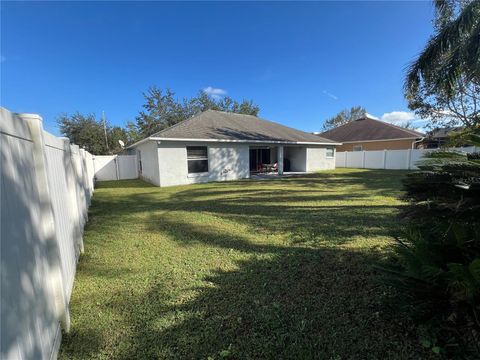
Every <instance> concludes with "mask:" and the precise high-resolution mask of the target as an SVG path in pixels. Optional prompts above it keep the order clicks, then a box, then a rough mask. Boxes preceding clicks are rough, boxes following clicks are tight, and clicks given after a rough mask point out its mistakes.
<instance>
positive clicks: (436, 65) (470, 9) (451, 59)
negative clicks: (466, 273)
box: [405, 0, 480, 95]
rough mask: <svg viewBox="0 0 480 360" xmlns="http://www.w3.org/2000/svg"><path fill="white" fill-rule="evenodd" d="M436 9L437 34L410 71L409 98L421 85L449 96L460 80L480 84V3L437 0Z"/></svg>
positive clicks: (411, 66)
mask: <svg viewBox="0 0 480 360" xmlns="http://www.w3.org/2000/svg"><path fill="white" fill-rule="evenodd" d="M434 5H435V9H436V11H437V22H436V27H437V33H436V35H435V36H433V37H432V38H431V39H430V40H429V42H428V43H427V46H426V47H425V49H424V50H423V51H422V52H421V53H420V55H419V56H418V58H417V59H416V61H415V62H413V63H412V64H411V65H410V67H409V68H408V71H407V76H406V81H405V90H406V93H407V95H408V94H411V93H415V92H416V91H417V90H418V88H419V86H420V85H421V82H422V81H424V82H427V83H431V84H435V86H438V87H439V88H440V89H442V90H446V91H447V92H452V91H453V90H454V88H455V83H456V82H457V80H458V79H459V78H460V77H461V76H465V77H466V79H467V80H469V81H475V82H478V81H480V0H463V1H459V0H434ZM456 14H458V15H457V16H456Z"/></svg>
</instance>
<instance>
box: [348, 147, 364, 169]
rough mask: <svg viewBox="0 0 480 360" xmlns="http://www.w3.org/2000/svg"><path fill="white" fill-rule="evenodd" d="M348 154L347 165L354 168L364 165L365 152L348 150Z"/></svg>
mask: <svg viewBox="0 0 480 360" xmlns="http://www.w3.org/2000/svg"><path fill="white" fill-rule="evenodd" d="M346 156H347V165H346V167H352V168H361V167H363V152H362V151H352V152H348V154H346Z"/></svg>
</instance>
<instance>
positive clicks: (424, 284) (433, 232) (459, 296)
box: [381, 152, 480, 358]
mask: <svg viewBox="0 0 480 360" xmlns="http://www.w3.org/2000/svg"><path fill="white" fill-rule="evenodd" d="M419 168H420V171H417V172H413V173H411V174H408V175H407V176H406V179H405V180H404V187H405V190H406V194H405V196H404V198H405V200H407V201H408V205H407V206H405V208H404V209H403V210H402V212H401V218H402V219H403V221H404V222H405V227H404V229H405V230H404V233H403V234H402V235H401V236H399V237H398V239H397V245H396V246H395V251H394V255H393V256H392V258H391V259H390V261H389V262H388V263H387V264H386V265H385V264H384V265H382V266H381V269H382V270H383V274H384V276H383V279H384V281H385V282H386V283H387V284H389V285H390V286H392V287H393V288H394V289H396V290H397V291H396V292H395V293H396V296H395V298H394V299H392V301H393V302H392V304H393V305H395V306H396V309H399V310H401V311H404V312H406V313H408V314H409V315H410V316H411V317H412V318H413V319H415V320H416V321H417V322H418V323H419V324H421V328H422V329H424V330H425V329H427V330H426V333H428V334H429V335H428V336H427V335H425V332H423V335H421V337H422V338H421V343H422V344H423V345H424V346H426V345H427V344H428V347H431V348H432V351H434V352H442V353H444V354H445V355H447V356H462V357H470V356H471V357H472V358H478V357H479V356H480V160H478V159H477V158H476V157H475V156H467V155H466V154H462V153H458V152H435V153H431V154H430V155H429V156H428V158H427V159H426V160H424V161H423V162H422V163H421V164H420V165H419ZM433 349H435V350H433Z"/></svg>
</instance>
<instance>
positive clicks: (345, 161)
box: [343, 151, 348, 167]
mask: <svg viewBox="0 0 480 360" xmlns="http://www.w3.org/2000/svg"><path fill="white" fill-rule="evenodd" d="M344 154H345V156H344V157H343V162H344V163H345V166H344V167H347V155H348V151H345V152H344Z"/></svg>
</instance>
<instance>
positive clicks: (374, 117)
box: [365, 112, 380, 120]
mask: <svg viewBox="0 0 480 360" xmlns="http://www.w3.org/2000/svg"><path fill="white" fill-rule="evenodd" d="M365 116H366V117H368V118H370V119H375V120H380V119H379V118H378V117H376V116H373V115H372V114H369V113H367V112H366V113H365Z"/></svg>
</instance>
